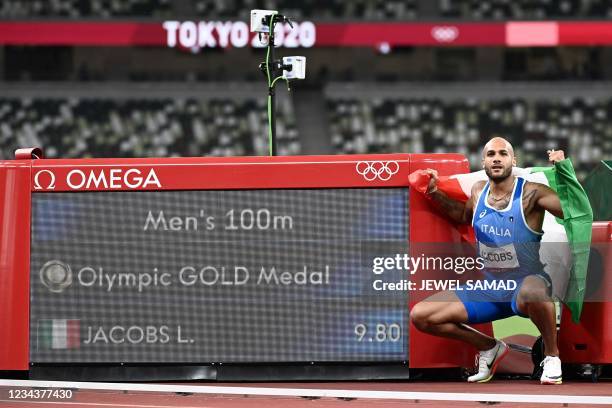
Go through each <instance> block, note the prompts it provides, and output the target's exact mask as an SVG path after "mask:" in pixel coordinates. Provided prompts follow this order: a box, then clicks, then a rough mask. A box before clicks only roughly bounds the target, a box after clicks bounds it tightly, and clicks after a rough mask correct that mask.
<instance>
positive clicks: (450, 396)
mask: <svg viewBox="0 0 612 408" xmlns="http://www.w3.org/2000/svg"><path fill="white" fill-rule="evenodd" d="M0 386H8V387H40V388H73V389H74V388H77V389H85V390H118V391H145V392H189V393H194V394H226V395H269V396H293V397H328V398H375V399H398V400H415V399H418V400H432V401H491V402H531V403H533V402H539V403H549V404H553V403H557V404H612V396H592V395H558V394H557V395H538V394H482V393H473V392H470V393H454V392H410V391H375V390H371V391H363V390H333V389H332V390H328V389H316V388H261V387H226V386H206V385H175V384H131V383H97V382H69V381H36V380H0ZM549 387H551V388H554V386H549ZM472 388H474V387H472Z"/></svg>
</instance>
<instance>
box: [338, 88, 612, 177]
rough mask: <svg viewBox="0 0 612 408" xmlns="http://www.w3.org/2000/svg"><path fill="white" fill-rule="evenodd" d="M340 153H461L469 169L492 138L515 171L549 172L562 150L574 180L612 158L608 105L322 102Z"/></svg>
mask: <svg viewBox="0 0 612 408" xmlns="http://www.w3.org/2000/svg"><path fill="white" fill-rule="evenodd" d="M327 105H328V112H329V123H330V135H331V138H332V144H333V146H334V149H335V151H336V152H337V153H387V152H440V153H442V152H459V153H463V154H465V155H466V156H467V157H468V158H469V160H470V165H471V167H472V168H473V169H478V168H479V167H480V161H481V149H482V146H483V145H484V143H485V142H486V141H487V140H488V139H489V138H491V137H492V136H495V135H500V136H504V137H507V138H508V139H510V140H511V142H512V143H513V144H514V146H515V150H516V153H517V157H518V159H519V164H520V165H522V166H525V167H528V166H539V165H547V163H546V150H548V149H553V148H554V149H563V150H565V151H566V152H567V154H568V155H569V156H570V157H571V158H572V160H573V161H574V164H575V167H576V170H577V174H578V176H579V178H581V179H582V178H583V177H584V176H586V173H588V171H589V170H590V169H591V168H592V167H593V166H594V165H595V164H596V163H597V162H598V161H599V160H601V159H602V158H604V157H611V156H612V123H611V122H610V120H609V115H610V114H611V112H612V99H606V100H594V99H585V98H571V99H563V100H539V101H531V100H523V99H502V100H485V99H463V100H455V101H448V100H441V99H435V98H430V99H401V98H397V99H390V98H384V99H376V98H374V99H371V98H349V99H343V98H334V97H328V99H327Z"/></svg>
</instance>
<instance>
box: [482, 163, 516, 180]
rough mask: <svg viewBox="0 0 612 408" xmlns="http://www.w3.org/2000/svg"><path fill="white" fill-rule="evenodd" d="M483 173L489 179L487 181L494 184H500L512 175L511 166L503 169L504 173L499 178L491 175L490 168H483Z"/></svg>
mask: <svg viewBox="0 0 612 408" xmlns="http://www.w3.org/2000/svg"><path fill="white" fill-rule="evenodd" d="M485 173H486V174H487V177H489V180H491V181H495V182H502V181H504V180H505V179H507V178H508V177H510V176H511V175H512V166H510V167H508V168H507V169H504V172H503V173H502V174H501V175H499V176H495V175H493V172H492V171H491V167H487V166H485Z"/></svg>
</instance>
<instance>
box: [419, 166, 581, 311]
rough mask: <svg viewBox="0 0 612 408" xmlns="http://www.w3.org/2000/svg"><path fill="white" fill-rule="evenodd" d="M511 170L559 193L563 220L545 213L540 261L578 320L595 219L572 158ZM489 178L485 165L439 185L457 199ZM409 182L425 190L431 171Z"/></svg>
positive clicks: (450, 177) (557, 291) (446, 179)
mask: <svg viewBox="0 0 612 408" xmlns="http://www.w3.org/2000/svg"><path fill="white" fill-rule="evenodd" d="M513 174H514V175H515V176H520V177H523V178H525V179H526V180H528V181H533V182H537V183H542V184H545V185H547V186H549V187H550V188H552V189H553V190H555V191H556V192H557V194H558V196H559V200H560V201H561V207H562V208H563V214H564V219H563V220H561V219H558V218H555V217H554V216H553V215H552V214H550V213H549V212H546V214H545V216H544V223H543V225H542V231H543V232H544V235H543V236H542V243H544V245H542V246H541V249H540V260H541V261H542V263H543V264H544V265H545V271H546V272H547V273H548V274H549V275H550V277H551V279H552V282H553V291H554V295H555V296H556V297H557V298H558V299H559V300H561V301H562V302H563V303H565V304H566V306H567V307H568V308H569V310H570V311H571V313H572V320H574V321H575V322H576V323H577V322H579V321H580V313H581V312H582V303H583V301H584V292H585V286H586V275H587V269H588V263H589V250H590V244H591V231H592V224H593V211H592V209H591V205H590V203H589V199H588V197H587V195H586V193H585V192H584V189H583V188H582V186H581V185H580V183H579V182H578V180H577V179H576V174H575V172H574V168H573V166H572V162H571V161H570V160H569V159H565V160H562V161H560V162H557V163H555V166H554V167H530V168H519V167H515V168H514V169H513ZM487 179H488V178H487V175H486V174H485V172H484V170H481V171H476V172H473V173H467V174H456V175H452V176H448V177H440V178H439V181H438V189H439V190H441V191H443V192H444V193H446V194H447V195H448V196H449V197H451V198H453V199H455V200H460V201H464V202H465V201H467V200H468V199H469V197H470V194H471V191H472V186H473V185H474V183H476V182H477V181H480V180H487ZM408 182H409V184H410V186H411V187H412V188H413V189H415V190H417V191H419V192H421V193H423V194H425V192H426V190H427V185H428V183H429V176H428V175H427V174H425V172H424V171H423V170H417V171H415V172H414V173H412V174H411V175H410V176H409V177H408ZM470 236H471V237H473V231H470ZM547 243H551V244H547ZM552 243H554V244H552Z"/></svg>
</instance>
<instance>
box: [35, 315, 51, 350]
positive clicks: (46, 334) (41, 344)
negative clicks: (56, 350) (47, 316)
mask: <svg viewBox="0 0 612 408" xmlns="http://www.w3.org/2000/svg"><path fill="white" fill-rule="evenodd" d="M52 347H53V320H39V321H38V349H39V350H47V349H50V348H52Z"/></svg>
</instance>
